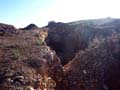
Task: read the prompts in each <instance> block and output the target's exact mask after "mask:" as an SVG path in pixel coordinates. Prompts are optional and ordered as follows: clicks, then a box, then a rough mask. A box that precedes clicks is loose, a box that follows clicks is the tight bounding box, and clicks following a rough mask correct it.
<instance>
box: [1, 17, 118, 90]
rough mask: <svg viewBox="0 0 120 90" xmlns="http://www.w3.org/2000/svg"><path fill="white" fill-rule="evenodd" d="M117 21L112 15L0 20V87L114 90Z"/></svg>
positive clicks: (48, 89)
mask: <svg viewBox="0 0 120 90" xmlns="http://www.w3.org/2000/svg"><path fill="white" fill-rule="evenodd" d="M119 26H120V20H119V19H114V18H105V19H97V20H83V21H76V22H70V23H62V22H54V21H51V22H49V23H48V25H47V26H45V27H43V28H38V27H36V25H34V24H33V25H31V24H30V25H29V26H27V27H26V28H24V29H22V30H20V29H19V30H18V29H16V28H15V27H14V26H12V25H7V24H0V90H119V88H120V73H119V69H120V61H119V60H120V27H119ZM28 27H30V28H28ZM34 27H35V28H34Z"/></svg>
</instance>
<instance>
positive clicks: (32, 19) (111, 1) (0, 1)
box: [0, 0, 120, 28]
mask: <svg viewBox="0 0 120 90" xmlns="http://www.w3.org/2000/svg"><path fill="white" fill-rule="evenodd" d="M119 4H120V0H0V23H6V24H12V25H14V26H15V27H17V28H20V27H25V26H27V25H28V24H30V23H34V24H36V25H38V26H39V27H42V26H45V25H47V23H48V22H49V21H56V22H71V21H77V20H83V19H96V18H106V17H113V18H120V10H119V9H120V5H119Z"/></svg>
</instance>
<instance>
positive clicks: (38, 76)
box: [0, 30, 63, 90]
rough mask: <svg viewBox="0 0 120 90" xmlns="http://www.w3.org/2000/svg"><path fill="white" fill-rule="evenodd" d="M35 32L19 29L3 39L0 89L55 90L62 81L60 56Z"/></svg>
mask: <svg viewBox="0 0 120 90" xmlns="http://www.w3.org/2000/svg"><path fill="white" fill-rule="evenodd" d="M38 32H39V31H38ZM41 32H42V31H41ZM36 34H39V33H37V31H35V30H34V31H32V30H31V31H21V30H19V31H18V34H17V35H16V34H12V37H11V36H8V37H4V38H3V39H2V38H0V90H36V89H37V90H45V89H47V90H54V88H55V87H57V83H56V82H60V81H61V78H62V73H63V68H62V65H61V64H60V60H59V58H58V57H57V55H56V53H55V52H54V51H53V50H52V49H51V48H50V47H48V46H46V45H42V44H39V43H38V38H40V37H38V35H36ZM1 39H2V40H1Z"/></svg>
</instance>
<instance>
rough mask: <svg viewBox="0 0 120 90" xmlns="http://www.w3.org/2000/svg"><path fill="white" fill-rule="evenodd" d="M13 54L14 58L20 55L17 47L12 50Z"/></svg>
mask: <svg viewBox="0 0 120 90" xmlns="http://www.w3.org/2000/svg"><path fill="white" fill-rule="evenodd" d="M13 55H14V58H15V59H19V58H20V56H21V55H20V51H19V49H14V50H13Z"/></svg>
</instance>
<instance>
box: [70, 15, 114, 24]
mask: <svg viewBox="0 0 120 90" xmlns="http://www.w3.org/2000/svg"><path fill="white" fill-rule="evenodd" d="M113 20H115V18H111V17H107V18H101V19H89V20H79V21H74V22H70V23H68V24H69V25H79V24H87V25H102V24H106V23H109V22H112V21H113Z"/></svg>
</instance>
